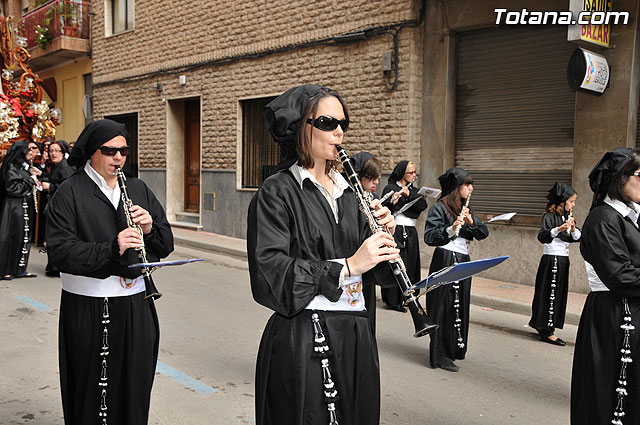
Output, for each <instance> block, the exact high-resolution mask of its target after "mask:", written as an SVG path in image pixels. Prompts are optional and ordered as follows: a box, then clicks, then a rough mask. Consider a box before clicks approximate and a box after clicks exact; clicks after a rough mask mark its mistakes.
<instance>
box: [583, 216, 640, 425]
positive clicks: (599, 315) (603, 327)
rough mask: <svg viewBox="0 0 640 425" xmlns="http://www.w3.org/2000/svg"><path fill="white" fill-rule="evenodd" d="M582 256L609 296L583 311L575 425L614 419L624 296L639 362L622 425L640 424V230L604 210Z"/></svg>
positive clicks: (587, 231)
mask: <svg viewBox="0 0 640 425" xmlns="http://www.w3.org/2000/svg"><path fill="white" fill-rule="evenodd" d="M580 252H581V253H582V256H583V257H584V259H585V261H587V262H588V263H590V264H591V265H592V266H593V268H594V270H595V272H596V273H597V275H598V277H599V278H600V280H601V281H602V283H603V284H604V285H605V286H606V287H607V288H609V291H599V292H590V293H589V295H588V296H587V300H586V302H585V305H584V308H583V310H582V316H581V317H580V324H579V326H578V334H577V337H576V348H575V353H574V357H573V370H572V377H571V424H572V425H596V424H597V425H600V424H608V423H611V420H612V419H613V418H614V415H613V413H614V410H615V408H616V404H617V393H616V388H617V387H619V384H618V378H619V375H620V370H621V361H620V359H621V353H620V350H621V348H622V345H623V338H624V336H623V333H624V331H623V330H622V329H621V328H620V326H621V325H622V324H623V323H624V322H623V317H624V316H625V314H624V311H623V297H625V298H626V300H627V302H628V305H629V309H630V313H631V314H630V316H631V318H632V320H631V323H632V324H633V326H635V330H632V331H631V333H630V339H629V344H630V350H631V353H630V356H631V358H632V359H633V361H632V362H631V363H628V366H627V371H626V372H627V373H626V381H627V385H626V389H627V393H628V395H627V396H626V397H625V399H624V402H623V408H624V411H625V413H626V414H625V416H624V417H623V418H622V423H624V424H637V423H640V335H639V332H640V231H639V230H638V228H636V226H635V225H634V224H633V223H632V221H631V219H630V218H625V217H622V215H621V214H619V213H618V212H617V211H616V210H615V209H614V208H613V207H611V206H609V205H607V204H602V205H599V206H597V207H595V208H593V209H592V210H591V211H590V212H589V215H588V216H587V219H586V221H585V223H584V226H583V229H582V238H581V242H580Z"/></svg>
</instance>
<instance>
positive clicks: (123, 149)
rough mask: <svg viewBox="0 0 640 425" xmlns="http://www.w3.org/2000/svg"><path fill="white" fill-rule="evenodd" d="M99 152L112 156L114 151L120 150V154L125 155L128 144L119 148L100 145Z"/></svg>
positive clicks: (127, 151) (127, 150)
mask: <svg viewBox="0 0 640 425" xmlns="http://www.w3.org/2000/svg"><path fill="white" fill-rule="evenodd" d="M100 152H102V155H106V156H114V155H115V154H116V152H120V155H122V156H127V154H128V153H129V146H123V147H121V148H114V147H111V146H100Z"/></svg>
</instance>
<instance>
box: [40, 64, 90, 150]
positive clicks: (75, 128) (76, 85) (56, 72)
mask: <svg viewBox="0 0 640 425" xmlns="http://www.w3.org/2000/svg"><path fill="white" fill-rule="evenodd" d="M90 73H91V59H89V58H86V59H81V60H78V61H75V62H71V63H67V64H65V65H61V66H58V67H56V68H50V69H47V70H45V71H40V72H38V76H39V77H40V78H41V79H43V80H44V79H46V78H51V77H53V78H55V80H56V86H57V97H58V98H57V101H56V102H55V107H56V108H60V109H61V110H62V124H60V125H59V126H57V127H56V139H58V140H66V141H67V142H71V141H75V140H76V139H77V138H78V136H79V135H80V132H81V131H82V129H83V128H84V115H83V113H82V100H83V97H84V78H83V75H84V74H90ZM43 100H46V101H47V102H49V103H51V99H50V98H49V96H48V95H47V94H46V93H45V94H44V95H43Z"/></svg>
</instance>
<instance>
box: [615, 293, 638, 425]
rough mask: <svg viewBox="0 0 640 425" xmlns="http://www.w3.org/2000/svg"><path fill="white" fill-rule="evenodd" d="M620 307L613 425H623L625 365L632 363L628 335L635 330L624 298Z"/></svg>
mask: <svg viewBox="0 0 640 425" xmlns="http://www.w3.org/2000/svg"><path fill="white" fill-rule="evenodd" d="M622 305H623V307H624V313H623V314H624V316H623V323H622V325H620V328H622V330H623V331H624V337H623V339H622V348H621V349H620V353H621V354H622V357H621V358H620V363H621V366H620V376H619V377H618V388H616V393H617V396H618V403H617V405H616V410H615V411H614V412H613V420H612V421H611V423H612V424H613V425H623V423H622V419H623V418H624V407H623V402H624V398H625V397H626V396H627V365H628V364H629V363H631V362H632V361H633V360H632V359H631V344H630V341H629V334H630V333H631V331H632V330H634V329H635V326H633V324H632V323H631V319H632V317H631V310H630V309H629V303H628V302H627V299H626V298H622Z"/></svg>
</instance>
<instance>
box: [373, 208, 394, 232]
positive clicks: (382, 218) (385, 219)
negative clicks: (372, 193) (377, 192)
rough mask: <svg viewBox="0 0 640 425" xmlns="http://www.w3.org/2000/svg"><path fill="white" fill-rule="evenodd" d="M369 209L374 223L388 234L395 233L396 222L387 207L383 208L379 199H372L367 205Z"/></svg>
mask: <svg viewBox="0 0 640 425" xmlns="http://www.w3.org/2000/svg"><path fill="white" fill-rule="evenodd" d="M369 207H371V209H372V210H373V216H374V217H375V219H376V222H377V223H378V224H379V225H380V226H383V227H386V228H387V229H389V232H391V234H392V235H393V234H394V233H395V231H396V220H395V219H394V218H393V214H391V210H390V209H389V208H387V207H383V206H382V204H381V203H380V200H379V199H374V200H373V201H371V203H370V204H369Z"/></svg>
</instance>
